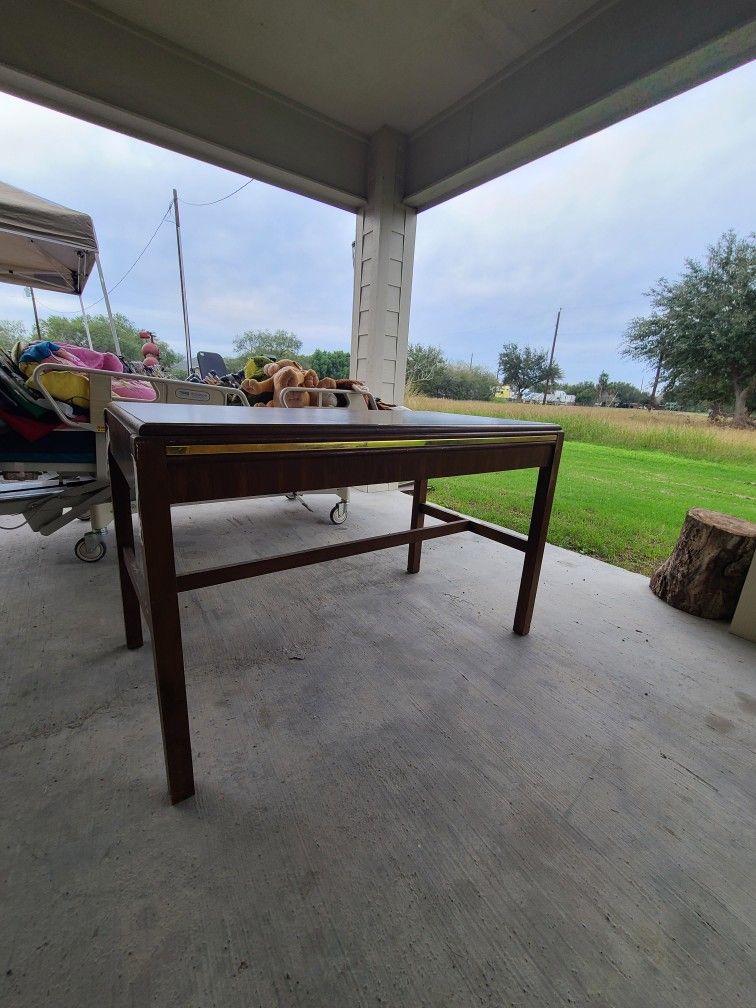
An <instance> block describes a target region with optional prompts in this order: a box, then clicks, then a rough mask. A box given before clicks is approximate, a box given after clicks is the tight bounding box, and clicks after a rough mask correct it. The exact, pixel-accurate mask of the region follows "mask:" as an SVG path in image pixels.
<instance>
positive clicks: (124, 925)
mask: <svg viewBox="0 0 756 1008" xmlns="http://www.w3.org/2000/svg"><path fill="white" fill-rule="evenodd" d="M332 503H333V501H332V500H331V499H330V498H318V497H314V498H312V505H313V507H314V508H315V510H316V512H317V513H316V514H309V513H307V512H306V511H304V510H303V509H302V508H301V507H300V506H299V505H298V504H296V503H289V502H286V501H281V500H276V501H259V502H243V503H240V504H234V505H231V504H225V503H220V504H215V505H212V506H208V507H204V508H194V509H181V510H178V511H176V512H175V525H176V538H177V544H178V546H179V550H180V555H181V558H182V561H183V563H184V565H185V566H186V567H189V566H192V565H205V564H210V563H213V562H217V561H222V560H226V559H228V560H231V559H233V558H234V557H239V558H242V557H245V556H247V555H249V554H254V553H257V554H262V553H266V552H279V551H282V550H287V549H293V548H297V547H298V546H302V545H305V544H307V545H317V544H322V543H326V542H330V541H335V540H340V539H342V538H343V537H345V536H346V537H352V536H358V535H375V534H378V533H380V532H381V531H389V530H392V529H397V528H401V527H406V523H407V519H408V511H409V501H408V500H407V499H406V498H405V497H402V496H400V495H397V494H391V495H385V494H371V495H363V494H356V495H355V496H354V500H353V504H352V509H351V515H350V519H349V521H348V523H347V524H346V525H345V526H342V527H341V528H334V527H332V526H330V525H329V524H328V523H327V515H328V510H329V509H330V507H331V505H332ZM6 524H7V523H6ZM82 530H83V526H81V525H79V526H78V527H69V528H67V529H65V530H63V532H62V533H59V534H58V535H57V536H56V537H53V538H51V539H49V540H43V539H40V538H38V537H35V536H33V535H32V534H31V533H29V532H28V531H26V530H21V531H17V532H0V609H1V610H2V619H3V622H2V627H3V629H2V639H3V650H2V654H3V660H2V674H1V675H0V688H1V689H2V708H1V709H2V743H1V744H2V751H1V752H0V760H1V762H2V782H3V809H2V818H1V821H0V839H1V840H2V862H3V873H2V885H3V893H2V907H3V912H2V914H1V915H0V950H1V957H2V958H1V961H0V968H1V972H0V1002H1V1003H2V1004H3V1005H4V1006H7V1008H37V1006H54V1008H74V1006H76V1008H83V1006H97V1008H104V1006H118V1008H121V1006H135V1008H144V1006H160V1008H167V1006H176V1008H211V1006H218V1008H253V1006H258V1005H259V1006H262V1008H271V1006H302V1008H315V1006H317V1008H320V1006H323V1008H341V1006H344V1008H346V1006H349V1008H352V1006H368V1005H370V1006H373V1005H385V1006H396V1008H405V1006H406V1008H420V1006H439V1008H441V1006H443V1008H446V1006H452V1008H456V1006H465V1008H466V1006H472V1005H491V1006H502V1008H503V1006H510V1005H512V1006H514V1005H518V1006H536V1005H538V1006H549V1008H555V1006H561V1005H586V1006H588V1005H590V1006H607V1008H625V1006H628V1008H629V1006H639V1008H640V1006H642V1008H654V1006H664V1008H667V1006H680V1008H698V1006H704V1005H715V1006H717V1008H727V1006H735V1005H738V1006H740V1005H742V1006H743V1008H746V1006H748V1005H752V1004H753V992H754V989H756V976H754V965H753V964H754V941H753V939H754V919H753V918H754V906H755V905H756V902H755V899H754V897H755V896H756V893H755V892H754V871H753V869H754V860H753V839H754V836H756V815H755V814H754V796H753V792H754V785H756V774H754V749H755V748H756V747H755V746H754V731H753V728H754V720H756V660H755V659H756V649H755V648H754V647H753V645H751V644H748V643H747V642H746V641H743V640H740V639H738V638H735V637H732V636H730V635H729V634H728V633H727V628H726V627H725V626H723V625H719V624H714V623H709V622H705V621H701V620H697V619H694V618H692V617H689V616H686V615H685V614H683V613H680V612H677V611H675V610H673V609H670V608H668V607H667V606H665V605H664V604H663V603H661V602H659V601H658V600H657V599H656V598H655V597H654V596H653V595H652V594H651V593H650V592H649V590H648V587H647V582H646V579H644V578H642V577H640V576H637V575H634V574H630V573H627V572H625V571H622V570H619V569H617V568H614V567H611V566H609V565H607V564H603V563H600V562H598V561H595V560H592V559H588V558H585V557H582V556H579V555H576V554H574V553H569V552H567V551H564V550H561V549H557V548H551V549H549V551H548V552H547V556H546V560H545V563H544V569H543V573H542V578H541V588H540V592H539V599H538V602H537V605H536V613H535V618H534V622H533V630H532V633H531V636H530V637H528V638H524V639H521V638H516V637H514V636H513V635H512V634H511V632H510V628H511V623H512V616H513V612H514V599H515V593H516V586H517V581H518V578H519V568H520V563H521V558H520V556H519V554H516V553H514V552H512V551H509V550H507V549H505V548H504V547H499V546H497V545H495V544H493V543H491V542H489V541H486V540H482V539H476V538H474V537H473V536H470V535H467V534H464V535H461V536H457V537H454V538H453V539H449V540H441V541H438V542H432V543H430V544H427V545H426V546H425V547H424V554H423V566H422V569H421V572H420V573H419V574H418V575H416V576H414V577H410V576H408V575H407V574H406V573H405V572H404V565H405V557H406V553H405V550H389V551H386V552H383V553H378V554H373V555H370V556H367V557H362V558H356V559H352V560H346V561H342V562H340V563H339V564H329V565H324V566H322V567H320V568H308V569H304V570H297V571H289V572H286V573H283V574H275V575H271V576H268V577H265V578H260V579H257V580H255V581H248V582H239V583H237V584H231V585H224V586H220V587H216V588H210V589H206V590H203V591H198V592H194V593H190V594H187V595H185V596H183V597H182V605H183V606H184V608H183V619H184V646H185V653H186V659H187V682H188V691H189V703H190V714H191V723H192V732H193V745H194V752H195V774H196V777H197V788H198V790H197V795H196V798H194V799H192V800H190V801H187V802H185V803H183V804H182V805H179V806H177V807H171V806H170V805H169V804H168V802H167V800H166V797H165V782H164V771H163V763H162V752H161V743H160V731H159V723H158V715H157V707H156V700H155V690H154V683H153V678H152V663H151V654H150V651H149V648H147V647H146V648H144V649H143V650H141V651H137V652H129V651H127V650H126V649H125V647H124V644H123V633H122V625H121V614H120V599H119V591H118V584H117V572H116V566H115V557H114V551H113V541H112V539H113V537H112V534H111V536H110V537H109V538H110V545H111V552H110V553H109V555H108V556H107V558H106V559H105V560H104V561H102V562H101V563H99V564H95V565H89V566H85V565H83V564H80V563H79V562H78V561H76V560H75V559H74V557H73V553H72V547H73V543H74V541H75V539H76V538H77V537H78V536H79V535H81V534H82ZM749 992H750V993H749Z"/></svg>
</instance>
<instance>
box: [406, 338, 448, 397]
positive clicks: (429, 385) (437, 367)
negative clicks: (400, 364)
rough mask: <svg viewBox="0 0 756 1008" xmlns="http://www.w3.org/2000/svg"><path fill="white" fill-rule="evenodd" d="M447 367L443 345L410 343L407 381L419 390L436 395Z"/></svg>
mask: <svg viewBox="0 0 756 1008" xmlns="http://www.w3.org/2000/svg"><path fill="white" fill-rule="evenodd" d="M445 368H446V358H445V357H444V352H443V350H442V349H441V347H432V346H421V345H420V344H419V343H410V345H409V348H408V350H407V382H408V383H411V384H412V385H414V386H415V388H416V389H417V390H418V392H424V393H425V394H426V395H435V394H436V393H435V392H434V391H433V390H434V389H436V388H437V387H438V384H439V381H440V379H441V376H442V375H443V374H444V370H445Z"/></svg>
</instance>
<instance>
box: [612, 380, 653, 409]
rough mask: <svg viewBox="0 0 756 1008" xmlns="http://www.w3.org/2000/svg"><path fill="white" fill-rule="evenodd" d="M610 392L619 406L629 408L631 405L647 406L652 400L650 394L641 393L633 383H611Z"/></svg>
mask: <svg viewBox="0 0 756 1008" xmlns="http://www.w3.org/2000/svg"><path fill="white" fill-rule="evenodd" d="M609 392H610V394H611V396H612V397H613V399H614V402H615V403H616V404H617V406H629V405H630V404H631V403H639V404H640V405H642V406H645V405H646V404H647V403H649V402H650V399H651V397H650V396H649V394H648V392H641V390H640V389H639V388H638V387H637V385H633V384H632V383H631V382H623V381H614V382H610V383H609Z"/></svg>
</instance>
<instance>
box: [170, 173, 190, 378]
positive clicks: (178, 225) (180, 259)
mask: <svg viewBox="0 0 756 1008" xmlns="http://www.w3.org/2000/svg"><path fill="white" fill-rule="evenodd" d="M173 219H174V220H175V221H176V247H177V248H178V264H179V280H180V281H181V308H182V309H183V312H184V339H185V340H186V371H187V374H191V373H192V338H191V336H190V335H189V308H188V306H187V303H186V282H185V280H184V254H183V251H182V249H181V222H180V220H179V208H178V193H177V192H176V190H175V189H174V190H173Z"/></svg>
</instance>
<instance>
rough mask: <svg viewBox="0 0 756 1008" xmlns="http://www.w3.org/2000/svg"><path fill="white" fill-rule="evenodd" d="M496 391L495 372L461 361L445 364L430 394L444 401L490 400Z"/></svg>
mask: <svg viewBox="0 0 756 1008" xmlns="http://www.w3.org/2000/svg"><path fill="white" fill-rule="evenodd" d="M495 389H496V375H495V374H494V373H493V371H488V370H486V368H482V367H479V366H478V365H476V364H473V365H470V364H468V363H465V362H464V361H460V362H457V363H446V364H444V367H443V369H442V370H441V371H440V372H439V373H438V375H437V376H436V380H435V383H434V385H433V386H432V391H431V392H430V393H429V394H430V395H432V396H438V397H440V398H442V399H467V400H470V399H475V400H488V399H490V398H491V396H492V395H493V393H494V391H495Z"/></svg>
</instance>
